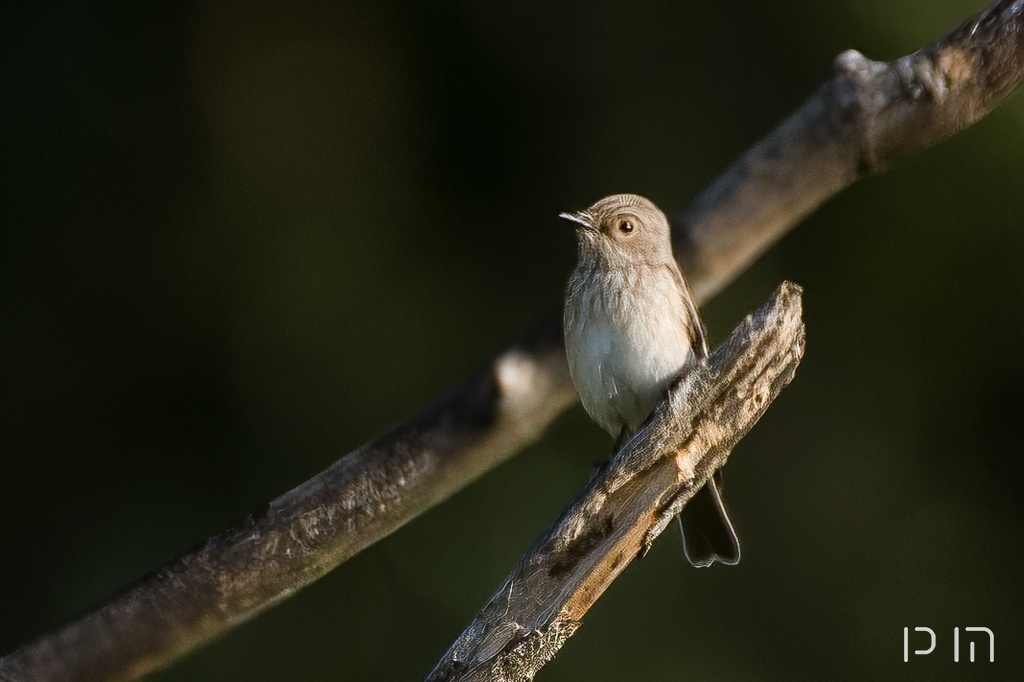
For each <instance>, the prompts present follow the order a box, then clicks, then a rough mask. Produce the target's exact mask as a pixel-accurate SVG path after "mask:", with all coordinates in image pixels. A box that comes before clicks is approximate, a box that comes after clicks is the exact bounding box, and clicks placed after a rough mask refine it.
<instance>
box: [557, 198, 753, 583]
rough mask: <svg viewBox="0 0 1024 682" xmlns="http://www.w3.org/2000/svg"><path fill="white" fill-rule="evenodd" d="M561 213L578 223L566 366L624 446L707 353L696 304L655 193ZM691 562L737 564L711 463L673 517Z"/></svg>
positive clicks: (566, 313)
mask: <svg viewBox="0 0 1024 682" xmlns="http://www.w3.org/2000/svg"><path fill="white" fill-rule="evenodd" d="M559 217H561V218H565V219H567V220H569V221H571V222H572V223H573V225H574V227H575V228H576V239H577V262H576V267H575V269H574V270H573V272H572V275H571V276H570V278H569V282H568V285H567V286H566V293H565V306H564V308H563V320H562V322H563V327H564V332H565V349H566V358H567V360H568V363H569V374H570V376H571V377H572V381H573V384H574V385H575V387H576V391H577V393H579V396H580V401H581V402H582V403H583V407H584V409H585V410H586V411H587V414H589V415H590V418H591V419H593V420H594V421H595V422H596V423H597V424H598V425H599V426H601V427H602V428H603V429H604V430H605V431H607V432H608V433H610V434H611V435H612V437H613V438H614V439H615V446H614V451H613V452H617V451H618V449H619V448H620V447H621V446H622V444H624V443H625V442H626V441H627V440H628V439H629V438H630V437H631V436H632V435H633V434H634V433H635V432H636V430H637V429H638V428H639V427H640V425H641V424H643V422H644V421H645V420H646V419H647V416H648V415H649V414H650V413H651V411H652V410H653V409H654V408H655V407H656V406H657V405H658V403H660V402H661V401H662V400H663V399H664V397H665V396H666V394H667V391H668V388H669V387H670V386H671V385H672V384H673V383H674V382H675V381H676V380H677V379H678V378H679V377H680V376H682V375H683V373H685V372H686V371H687V370H688V369H689V368H691V367H692V366H693V365H694V363H697V362H700V361H703V360H704V359H706V358H707V356H708V345H707V337H706V334H705V331H704V326H703V324H702V322H701V320H700V317H699V316H698V314H697V307H696V305H695V304H694V301H693V297H692V296H691V295H690V290H689V287H688V286H687V284H686V280H685V279H683V274H682V272H681V270H680V269H679V264H678V263H677V262H676V259H675V257H674V255H673V253H672V241H671V228H670V226H669V222H668V218H666V217H665V214H664V213H663V212H662V211H661V209H659V208H658V207H657V206H656V205H655V204H654V203H653V202H652V201H650V200H649V199H646V198H644V197H642V196H639V195H636V194H614V195H611V196H608V197H605V198H603V199H600V200H599V201H597V202H596V203H595V204H594V205H592V206H591V207H590V208H588V209H586V210H584V211H579V212H576V213H562V214H561V215H560V216H559ZM678 518H679V519H680V527H681V529H682V536H683V552H684V554H685V555H686V558H687V560H688V561H689V562H690V563H691V564H692V565H694V566H697V567H707V566H710V565H712V564H713V563H715V562H716V561H717V562H721V563H723V564H727V565H732V564H736V563H738V562H739V559H740V545H739V538H738V537H737V535H736V531H735V528H734V526H733V523H732V520H731V519H730V518H729V513H728V510H727V509H726V507H725V503H724V502H723V500H722V493H721V473H720V471H716V472H715V474H714V475H713V476H712V477H711V478H709V479H708V481H707V483H705V484H704V486H703V487H702V488H701V490H700V491H698V492H697V494H695V495H694V497H693V498H692V499H691V500H690V501H689V503H688V504H687V505H686V506H685V507H684V508H683V511H682V513H681V514H680V516H679V517H678Z"/></svg>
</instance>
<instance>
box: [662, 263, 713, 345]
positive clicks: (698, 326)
mask: <svg viewBox="0 0 1024 682" xmlns="http://www.w3.org/2000/svg"><path fill="white" fill-rule="evenodd" d="M668 269H669V270H670V271H671V272H672V276H673V277H674V278H675V280H676V284H677V285H679V292H680V295H681V296H682V297H683V303H684V304H686V309H687V311H689V313H690V315H689V317H690V319H689V327H690V329H689V331H690V340H691V341H690V343H691V345H692V346H693V353H694V355H696V356H697V357H698V358H700V359H702V360H703V359H704V358H706V357H707V356H708V355H709V354H710V351H708V338H707V333H706V332H705V331H704V323H703V322H701V319H700V315H698V314H697V305H696V304H695V303H694V302H693V296H692V295H691V294H690V287H688V286H687V285H686V280H685V279H684V278H683V273H682V272H681V271H680V270H679V266H678V265H676V264H675V262H673V263H670V264H669V265H668Z"/></svg>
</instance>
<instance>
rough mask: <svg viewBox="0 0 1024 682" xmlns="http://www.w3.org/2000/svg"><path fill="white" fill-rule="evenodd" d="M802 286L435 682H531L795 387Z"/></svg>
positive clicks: (664, 423) (632, 453) (762, 315)
mask: <svg viewBox="0 0 1024 682" xmlns="http://www.w3.org/2000/svg"><path fill="white" fill-rule="evenodd" d="M803 349H804V325H803V320H802V319H801V305H800V287H798V286H796V285H795V284H791V283H789V282H785V283H783V284H782V285H781V286H780V287H779V288H778V290H776V292H775V294H774V296H773V297H772V298H771V299H769V300H768V302H766V303H765V304H764V305H763V306H762V307H761V309H760V310H758V311H757V313H755V314H754V315H748V316H747V317H746V319H745V320H744V321H743V322H742V323H741V324H740V325H739V326H738V327H737V328H736V329H735V330H734V331H733V333H732V334H731V335H730V336H729V338H728V340H727V341H726V342H725V343H724V344H722V345H721V346H720V347H719V348H718V349H716V350H715V352H714V353H713V354H712V355H711V358H710V360H709V362H708V363H707V364H704V365H701V366H699V367H698V368H697V369H695V370H694V371H692V372H690V373H688V374H687V375H686V376H685V377H684V379H683V381H681V382H680V383H679V384H678V385H677V386H675V387H673V389H672V391H670V393H669V396H668V398H667V399H666V400H665V401H664V402H663V403H662V404H661V405H660V406H659V407H658V409H657V410H656V411H655V412H654V414H653V415H652V416H651V418H650V419H649V420H648V422H647V423H646V424H645V425H644V427H643V428H641V430H640V431H639V432H638V433H637V434H636V435H635V436H634V437H633V439H632V440H631V441H630V442H629V443H627V444H626V446H625V447H624V448H623V449H622V450H621V451H620V453H619V454H618V455H617V456H616V457H615V459H614V460H613V461H612V462H611V464H610V465H609V467H608V468H606V469H605V470H603V471H599V472H598V473H597V474H595V475H594V477H593V478H592V479H591V480H590V483H588V484H587V486H586V487H585V488H584V489H583V491H582V492H581V493H580V494H579V495H578V496H577V498H576V500H575V501H573V503H572V504H571V505H570V506H569V508H568V509H567V510H566V511H565V512H564V513H563V514H562V516H561V518H560V519H559V520H558V521H557V522H556V523H555V525H554V526H553V527H552V528H551V529H550V530H548V531H547V532H546V533H545V534H544V536H542V537H541V538H540V539H539V540H537V542H535V543H534V545H533V547H532V548H531V549H530V550H529V551H528V552H527V553H526V555H525V556H524V557H523V558H522V559H521V560H520V561H519V564H518V565H517V566H516V567H515V569H514V570H513V571H512V573H511V575H509V577H508V578H507V579H506V581H505V583H504V585H503V586H502V588H501V589H499V590H498V592H497V593H496V594H495V595H494V596H493V597H492V598H491V600H490V602H488V604H487V605H486V606H485V607H484V609H483V611H482V612H481V613H480V615H478V616H477V617H476V619H474V620H473V622H472V623H471V624H470V625H469V627H468V628H466V630H465V632H463V633H462V635H460V636H459V638H458V639H457V640H456V641H455V643H454V644H453V645H452V647H451V648H450V649H449V650H448V653H446V654H445V656H444V658H442V659H441V662H440V663H438V665H437V667H436V668H434V670H433V672H431V673H430V675H429V676H428V677H427V680H428V682H441V680H444V681H445V682H454V681H459V682H468V681H469V680H480V681H483V680H487V681H495V682H526V681H527V680H532V679H533V676H534V675H535V674H536V673H537V671H538V670H539V669H540V668H541V666H543V665H544V664H545V663H547V662H548V661H549V660H551V659H552V658H553V657H554V655H555V653H557V651H558V650H559V649H560V648H561V646H562V644H564V643H565V641H566V640H567V639H568V638H569V637H570V636H571V635H572V634H573V633H574V632H575V631H576V629H577V628H578V627H579V625H580V621H581V620H582V618H583V615H584V614H585V613H586V612H587V610H588V609H589V608H590V607H591V605H592V604H593V603H594V602H595V601H597V598H598V597H600V596H601V594H602V593H603V592H604V590H605V589H606V588H607V587H608V586H609V585H610V584H611V582H612V581H613V580H614V579H615V578H616V577H618V575H619V574H620V573H621V572H622V571H623V570H624V569H625V568H626V566H628V565H629V564H630V563H631V562H632V561H633V559H635V558H636V557H638V556H643V555H644V554H645V553H646V551H647V549H648V548H649V547H650V545H651V543H652V542H653V540H654V538H655V537H657V536H658V535H659V534H660V533H661V532H662V530H664V529H665V527H666V526H667V525H668V523H669V522H670V521H671V520H672V518H673V517H674V516H675V515H676V514H678V513H679V512H680V511H681V510H682V508H683V506H685V504H686V502H687V501H689V499H690V498H691V497H692V496H693V495H694V493H696V492H697V491H698V490H699V489H700V487H701V486H702V485H704V483H705V482H706V481H707V479H708V478H709V477H710V476H711V475H712V474H713V473H714V472H715V471H716V470H717V469H718V468H719V467H721V466H723V465H724V464H725V461H726V459H727V458H728V456H729V452H730V451H731V450H732V448H733V447H734V446H735V445H736V443H738V442H739V440H740V439H741V438H742V437H743V436H744V435H745V434H746V433H747V432H748V431H749V430H750V428H751V427H752V426H753V425H754V424H755V423H756V422H757V420H758V419H759V418H760V417H761V415H762V414H764V412H765V410H767V409H768V405H769V404H770V403H771V402H772V400H774V399H775V397H776V396H777V395H778V394H779V392H780V391H781V390H782V389H783V387H784V386H786V384H788V383H789V381H790V380H791V379H792V378H793V374H794V373H795V372H796V368H797V365H798V364H799V363H800V359H801V357H802V356H803Z"/></svg>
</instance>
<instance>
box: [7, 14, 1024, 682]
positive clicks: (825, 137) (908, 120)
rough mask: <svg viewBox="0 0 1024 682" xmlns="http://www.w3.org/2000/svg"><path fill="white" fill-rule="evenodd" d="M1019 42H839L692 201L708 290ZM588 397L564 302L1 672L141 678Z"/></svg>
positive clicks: (1006, 84)
mask: <svg viewBox="0 0 1024 682" xmlns="http://www.w3.org/2000/svg"><path fill="white" fill-rule="evenodd" d="M1022 41H1024V17H1022V6H1021V3H1020V2H1011V1H1010V0H1002V1H1001V2H998V3H996V4H995V5H993V6H992V7H991V8H990V9H989V10H987V11H986V12H985V13H984V14H983V15H981V17H980V18H979V19H977V20H974V21H972V22H969V23H967V24H964V25H963V26H961V27H960V28H958V29H956V30H954V31H953V32H952V33H950V34H949V35H947V36H946V37H944V38H942V39H941V40H939V41H937V42H936V43H933V44H932V45H930V46H928V47H926V48H925V49H923V50H921V51H920V52H917V53H915V54H913V55H910V56H908V57H904V58H902V59H900V60H897V61H895V62H891V63H888V64H884V63H877V62H871V61H868V60H866V59H864V58H863V57H861V56H860V55H858V54H856V53H852V52H847V53H844V54H843V55H841V56H840V57H839V58H838V59H837V61H836V65H837V69H836V75H835V76H834V77H833V78H832V80H830V81H829V82H828V83H826V84H825V85H824V86H822V88H821V89H820V90H819V91H818V92H817V93H816V94H814V95H813V96H812V97H811V98H810V99H809V100H808V101H807V102H806V103H805V104H804V105H803V106H802V107H801V108H800V109H798V110H797V112H796V113H794V114H793V115H792V116H791V117H790V118H789V119H787V120H786V121H784V122H783V123H782V124H781V125H780V126H779V127H778V128H777V129H776V130H775V131H774V132H772V133H771V134H769V135H768V136H767V137H766V138H765V139H764V140H762V141H761V142H759V143H758V144H757V145H755V146H754V147H753V148H752V149H751V150H750V151H749V152H748V153H747V154H745V155H744V156H743V157H742V158H741V159H740V160H739V161H738V162H737V163H736V164H735V165H734V166H733V167H732V168H730V169H729V170H728V171H726V172H725V174H723V175H722V176H721V178H719V179H718V180H717V181H716V182H715V183H713V184H712V185H711V186H710V187H709V188H708V189H707V190H705V191H704V192H703V193H702V194H701V195H700V196H699V197H697V198H696V200H695V201H694V202H693V203H692V204H691V206H690V207H689V208H687V209H686V210H685V211H683V212H682V213H681V217H680V219H679V220H678V221H677V223H676V226H675V231H674V238H675V246H676V255H677V257H678V258H679V259H680V262H681V263H682V265H683V267H684V271H685V272H686V273H687V275H688V280H689V281H690V284H691V285H692V287H693V290H694V292H695V295H696V296H697V297H698V299H700V300H707V299H708V298H710V297H711V296H712V295H713V294H714V293H715V292H717V291H719V290H720V289H721V288H722V287H723V286H725V285H726V284H727V283H728V282H730V281H731V280H732V279H734V278H735V277H736V276H737V275H738V274H739V273H740V272H741V271H742V270H743V269H744V268H746V267H747V266H748V264H749V263H750V262H751V261H752V260H754V259H755V258H756V257H757V256H758V255H760V254H761V253H763V251H764V250H765V249H767V248H768V247H769V246H770V245H771V244H772V243H774V242H775V241H776V240H777V239H779V237H781V236H782V235H783V234H784V233H785V232H786V231H787V230H789V229H790V228H791V227H792V226H793V225H795V224H796V223H797V222H798V221H799V220H800V219H801V218H802V217H803V216H805V215H806V214H807V213H809V212H810V211H812V210H814V209H815V208H816V207H817V206H818V205H820V204H821V203H822V202H824V201H825V200H826V199H828V198H829V197H830V196H832V195H833V194H834V193H836V192H838V191H839V190H840V189H842V188H843V187H845V186H846V185H848V184H850V183H851V182H853V181H854V180H855V179H856V178H857V177H858V176H859V175H861V174H863V173H864V172H868V171H873V170H877V169H878V168H880V167H881V166H882V165H883V164H884V163H886V162H889V161H892V160H895V159H897V158H899V157H901V156H903V155H905V154H908V153H911V152H913V151H916V150H919V149H924V148H926V147H928V146H930V145H932V144H934V143H936V142H937V141H938V140H940V139H941V138H942V137H943V136H945V135H948V134H950V133H952V132H955V131H956V130H958V129H960V128H962V127H966V126H968V125H970V124H971V123H973V122H974V121H976V120H977V119H978V118H980V117H981V116H983V115H984V114H985V113H987V112H988V111H989V110H990V109H991V108H992V107H994V106H995V105H996V104H998V102H999V101H1001V100H1002V99H1003V98H1004V97H1005V96H1006V95H1007V94H1009V92H1010V91H1011V90H1012V89H1013V88H1014V87H1016V86H1017V84H1018V83H1019V82H1020V80H1021V78H1022V76H1024V48H1022ZM574 400H575V394H574V392H573V390H572V387H571V384H570V381H569V376H568V372H567V370H566V367H565V359H564V353H563V349H562V339H561V330H560V327H559V325H558V324H557V323H556V322H555V320H554V319H553V318H552V319H549V320H546V321H544V322H542V323H541V324H539V325H538V326H537V327H535V328H534V329H533V330H532V331H530V332H528V333H527V334H526V335H524V337H523V338H522V339H521V340H519V341H518V342H516V343H514V344H513V345H512V346H510V347H509V348H508V349H506V350H505V351H503V352H502V353H501V354H499V355H498V356H497V357H496V358H495V359H494V360H493V361H492V362H491V363H489V364H488V365H487V366H485V367H483V368H481V369H480V370H478V371H477V372H475V373H474V374H473V375H471V376H470V377H468V378H467V379H466V380H464V381H463V382H462V383H461V384H460V385H458V386H457V387H456V388H455V389H454V390H453V391H452V392H450V393H449V394H448V395H446V396H444V397H442V398H440V399H439V400H438V401H437V402H436V403H434V404H433V405H432V406H430V407H428V408H426V409H425V410H424V411H423V412H421V413H420V414H419V415H417V416H415V417H413V418H412V419H411V420H410V421H408V422H407V423H405V424H403V425H401V426H399V427H398V428H397V429H395V430H394V431H393V432H392V433H389V434H387V435H385V436H383V437H382V438H380V439H378V440H377V441H375V442H373V443H370V444H369V445H366V446H364V447H362V448H360V449H358V450H356V451H355V452H353V453H351V454H349V455H347V456H346V457H344V458H343V459H341V460H340V461H339V462H337V463H336V464H334V465H333V466H331V467H330V468H328V469H327V470H326V471H324V472H323V473H321V474H319V475H318V476H316V477H315V478H313V479H311V480H310V481H308V482H307V483H305V484H303V485H301V486H299V487H297V488H296V489H294V490H292V491H290V492H288V493H286V494H285V495H283V496H282V497H280V498H278V499H277V500H275V501H274V502H272V503H271V504H270V505H269V507H268V508H267V509H266V510H265V511H263V512H262V513H260V514H257V515H255V516H253V517H251V518H249V519H246V520H245V521H244V522H242V523H241V524H239V525H237V526H236V527H234V528H232V529H230V530H228V531H226V532H224V533H222V534H221V535H218V536H216V537H214V538H211V539H210V540H209V541H207V542H206V543H205V544H204V545H203V546H202V547H200V548H199V549H198V550H196V551H194V552H191V553H189V554H186V555H185V556H183V557H181V558H179V559H177V560H175V561H174V562H172V563H170V564H168V565H166V566H164V567H163V568H160V569H159V570H157V571H156V572H154V573H153V574H151V575H149V576H146V577H144V578H142V579H141V580H140V581H139V582H137V583H136V584H134V585H132V586H129V587H128V588H126V589H124V590H122V591H121V592H120V593H118V594H117V595H114V596H113V597H112V598H111V599H110V601H109V602H107V603H106V604H105V605H103V606H101V607H100V608H99V609H97V610H96V611H94V612H93V613H91V614H89V615H87V616H85V617H84V618H82V619H81V620H79V621H77V622H75V623H72V624H70V625H68V626H66V627H64V628H63V629H60V630H58V631H56V632H53V633H51V634H48V635H45V636H43V637H42V638H40V639H39V640H37V641H35V642H32V643H30V644H28V645H26V646H24V647H22V648H21V649H19V650H18V651H16V652H14V653H12V654H10V655H8V656H6V657H4V658H2V659H0V678H4V677H11V678H16V679H62V680H76V679H86V678H88V679H90V680H96V679H119V678H132V677H137V676H140V675H143V674H145V673H146V672H148V671H151V670H153V669H155V668H157V667H160V666H162V665H167V664H168V663H170V662H171V661H173V660H175V659H177V658H179V657H180V656H182V655H184V654H185V653H186V652H188V651H189V650H191V649H193V648H195V647H197V646H199V645H200V644H202V643H203V642H206V641H209V640H210V639H212V638H214V637H216V636H218V635H221V634H223V633H225V632H227V631H228V630H229V629H231V628H232V627H234V626H235V625H238V624H240V623H242V622H244V621H245V620H247V619H248V618H251V617H252V616H253V615H255V614H257V613H259V612H260V611H262V610H264V609H266V608H269V607H270V606H271V605H273V604H274V603H276V602H277V601H279V600H281V599H283V598H285V597H286V596H288V595H289V594H291V593H293V592H295V591H297V590H298V589H301V588H302V587H303V586H304V585H306V584H308V583H309V582H311V581H313V580H316V579H317V578H318V577H319V576H321V575H323V574H324V573H326V572H327V571H329V570H330V569H331V568H333V567H335V566H337V565H338V564H339V563H341V562H342V561H345V560H346V559H348V558H349V557H351V556H352V555H353V554H355V553H357V552H359V551H360V550H361V549H363V548H364V547H367V546H368V545H371V544H373V543H374V542H376V541H377V540H379V539H381V538H382V537H385V536H386V535H388V534H389V533H391V532H393V531H394V530H396V529H397V528H399V527H400V526H401V525H402V524H404V523H407V522H408V521H409V520H411V519H412V518H414V517H415V516H416V515H418V514H420V513H421V512H423V511H424V510H425V509H428V508H429V507H431V506H432V505H434V504H437V503H438V502H440V501H442V500H444V499H446V498H447V497H449V496H450V495H452V494H453V493H454V492H456V491H457V490H459V489H461V488H462V487H464V486H466V485H468V484H469V483H470V482H472V481H473V480H475V479H476V478H477V477H478V476H480V475H481V474H483V473H484V472H486V471H488V470H490V469H491V468H493V467H495V466H497V465H498V464H499V463H501V462H502V461H504V460H506V459H508V458H509V457H511V456H512V455H513V454H514V453H515V452H516V451H518V450H519V449H520V448H521V447H523V445H525V444H526V443H529V442H530V441H532V440H533V439H535V438H536V437H537V436H538V435H539V434H540V433H541V432H542V431H543V430H544V429H545V428H546V427H547V425H548V424H550V423H551V421H552V420H553V419H554V418H555V417H557V416H558V415H559V414H560V413H561V412H562V411H563V410H564V409H565V408H566V407H568V406H569V405H570V404H572V402H573V401H574Z"/></svg>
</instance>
